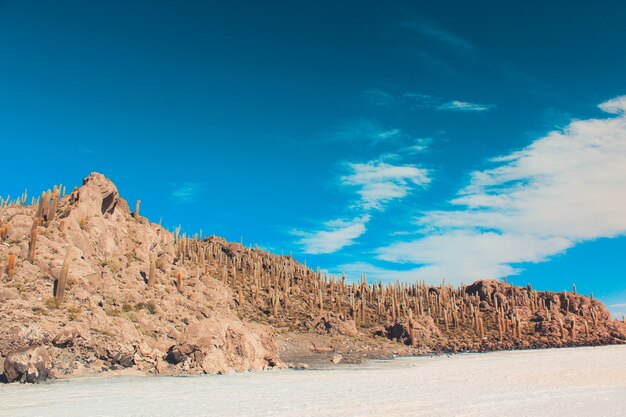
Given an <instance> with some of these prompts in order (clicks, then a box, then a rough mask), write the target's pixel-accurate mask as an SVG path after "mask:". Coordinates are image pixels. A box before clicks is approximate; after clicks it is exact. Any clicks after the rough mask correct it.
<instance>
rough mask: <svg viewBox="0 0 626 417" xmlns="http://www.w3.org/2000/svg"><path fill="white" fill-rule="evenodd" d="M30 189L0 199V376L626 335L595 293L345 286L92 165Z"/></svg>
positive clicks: (253, 363)
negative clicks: (155, 202) (185, 224)
mask: <svg viewBox="0 0 626 417" xmlns="http://www.w3.org/2000/svg"><path fill="white" fill-rule="evenodd" d="M26 200H27V197H26V196H23V197H22V198H21V199H18V201H12V202H4V203H3V204H2V208H0V263H1V268H0V270H1V271H2V274H1V276H0V362H3V363H4V366H3V368H4V370H5V372H4V376H5V378H6V379H7V380H8V381H16V380H17V381H24V382H26V381H30V382H35V381H39V380H42V379H45V378H47V377H70V376H77V375H89V374H96V373H101V372H105V371H106V372H111V371H115V372H122V371H124V372H142V373H159V374H168V375H179V374H194V373H201V372H204V373H217V372H227V371H232V370H234V371H238V370H248V369H265V368H268V367H275V366H283V364H282V362H281V359H280V358H281V356H283V357H285V356H289V352H288V350H286V349H285V345H286V344H287V345H289V346H290V347H292V348H293V347H294V346H295V347H296V348H301V349H300V351H302V350H310V351H311V352H314V353H320V354H324V353H326V354H329V353H330V354H334V355H336V354H338V353H345V352H348V351H350V352H352V351H359V350H363V349H364V346H366V347H367V348H368V349H371V348H373V347H377V348H378V349H379V351H380V350H381V349H382V350H383V351H387V352H391V351H394V352H400V353H402V354H419V353H426V352H441V351H484V350H494V349H511V348H541V347H558V346H575V345H594V344H608V343H621V342H622V341H623V340H624V335H625V334H626V331H625V327H624V324H623V323H621V322H618V321H615V320H612V319H611V317H610V315H609V313H608V311H607V310H606V308H605V307H604V306H603V305H602V303H601V302H599V301H598V300H594V299H592V298H589V297H586V296H582V295H580V294H576V293H575V292H570V293H565V292H564V293H552V292H541V291H536V290H534V289H532V288H521V287H515V286H512V285H510V284H506V283H501V282H496V281H479V282H477V283H474V284H472V285H470V286H467V287H460V288H453V287H451V286H445V285H440V286H427V285H425V284H408V283H404V284H402V283H395V284H386V285H383V283H381V282H373V283H368V282H367V280H365V279H363V280H361V281H360V282H358V283H349V282H346V280H345V278H344V277H341V276H326V275H324V274H321V273H320V272H319V271H317V272H316V271H313V270H311V269H310V268H308V267H306V266H305V265H302V264H300V263H298V262H297V261H295V260H294V259H293V258H291V257H289V256H277V255H273V254H271V253H268V252H265V251H262V250H258V249H253V248H246V247H244V246H242V245H240V244H237V243H228V242H226V241H225V240H223V239H221V238H218V237H214V236H212V237H209V238H201V237H199V236H193V237H188V236H185V235H181V234H180V233H179V232H178V231H174V232H170V231H168V230H166V229H164V228H163V227H161V226H160V225H158V224H154V223H150V222H149V221H148V220H147V219H145V218H143V217H141V216H140V215H139V213H138V212H137V211H138V209H139V205H137V206H136V209H135V212H131V210H130V209H129V206H128V203H127V202H126V201H125V200H124V199H122V198H121V197H120V195H119V193H118V191H117V189H116V187H115V186H114V185H113V183H112V182H111V181H109V180H108V179H107V178H105V177H104V176H102V175H101V174H97V173H94V174H91V175H90V176H89V177H87V178H86V179H85V180H84V182H83V185H82V187H79V188H77V189H75V190H74V191H72V192H71V193H69V194H68V195H64V193H63V192H62V191H61V190H60V188H58V187H56V188H55V189H54V190H51V191H48V192H44V193H43V194H42V195H41V197H40V198H39V199H37V200H32V201H31V203H30V204H28V203H27V201H26ZM277 334H278V335H277ZM277 341H280V342H281V346H282V351H280V350H279V347H278V343H277ZM286 341H287V342H286ZM283 342H285V343H283ZM342 349H343V350H342ZM296 350H298V349H296ZM289 359H291V358H289Z"/></svg>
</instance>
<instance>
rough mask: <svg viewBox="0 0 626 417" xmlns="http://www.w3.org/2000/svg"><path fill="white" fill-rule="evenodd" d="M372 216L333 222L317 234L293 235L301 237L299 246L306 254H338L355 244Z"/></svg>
mask: <svg viewBox="0 0 626 417" xmlns="http://www.w3.org/2000/svg"><path fill="white" fill-rule="evenodd" d="M369 220H370V216H368V215H364V216H360V217H356V218H354V219H352V220H345V219H339V220H332V221H329V222H326V223H324V228H323V230H319V231H316V232H302V231H294V232H293V234H295V235H298V236H301V237H302V238H301V239H300V240H299V241H298V244H300V245H302V247H303V248H304V253H308V254H315V255H317V254H325V253H333V252H337V251H338V250H340V249H343V248H344V247H346V246H350V245H352V244H354V241H355V240H356V239H357V238H358V237H360V236H361V235H363V233H365V231H366V227H365V226H366V224H367V223H368V222H369Z"/></svg>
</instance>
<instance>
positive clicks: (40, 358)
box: [4, 346, 52, 383]
mask: <svg viewBox="0 0 626 417" xmlns="http://www.w3.org/2000/svg"><path fill="white" fill-rule="evenodd" d="M51 371H52V357H51V356H50V353H49V352H48V350H47V348H46V347H45V346H25V347H22V348H19V349H17V350H15V351H13V352H11V353H9V355H8V356H7V357H6V359H5V360H4V375H5V377H6V379H7V381H8V382H22V383H24V382H30V383H37V382H43V381H45V380H46V379H48V376H49V375H50V372H51Z"/></svg>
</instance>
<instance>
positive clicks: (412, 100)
mask: <svg viewBox="0 0 626 417" xmlns="http://www.w3.org/2000/svg"><path fill="white" fill-rule="evenodd" d="M402 98H403V99H404V100H405V101H406V102H407V103H409V105H410V107H411V108H412V109H413V110H440V111H456V112H474V113H482V112H486V111H489V110H492V109H494V108H495V107H496V106H495V104H479V103H472V102H469V101H461V100H450V101H446V100H444V99H442V98H441V97H436V96H432V95H430V94H416V93H404V94H402Z"/></svg>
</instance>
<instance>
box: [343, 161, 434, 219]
mask: <svg viewBox="0 0 626 417" xmlns="http://www.w3.org/2000/svg"><path fill="white" fill-rule="evenodd" d="M348 166H349V167H350V169H351V171H352V173H351V174H350V175H346V176H344V177H342V178H341V183H342V184H344V185H349V186H354V187H357V193H358V194H359V196H360V202H359V205H360V206H361V207H363V208H364V209H365V210H371V209H377V210H380V209H382V208H383V207H384V205H385V204H387V203H389V202H390V201H391V200H394V199H400V198H404V197H405V196H406V195H407V194H408V192H409V191H410V190H411V188H412V187H413V186H419V187H425V186H427V185H428V183H429V182H430V178H429V176H428V171H427V170H426V169H423V168H418V167H416V166H414V165H391V164H388V163H385V162H383V161H380V160H375V161H370V162H367V163H364V164H348Z"/></svg>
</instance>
